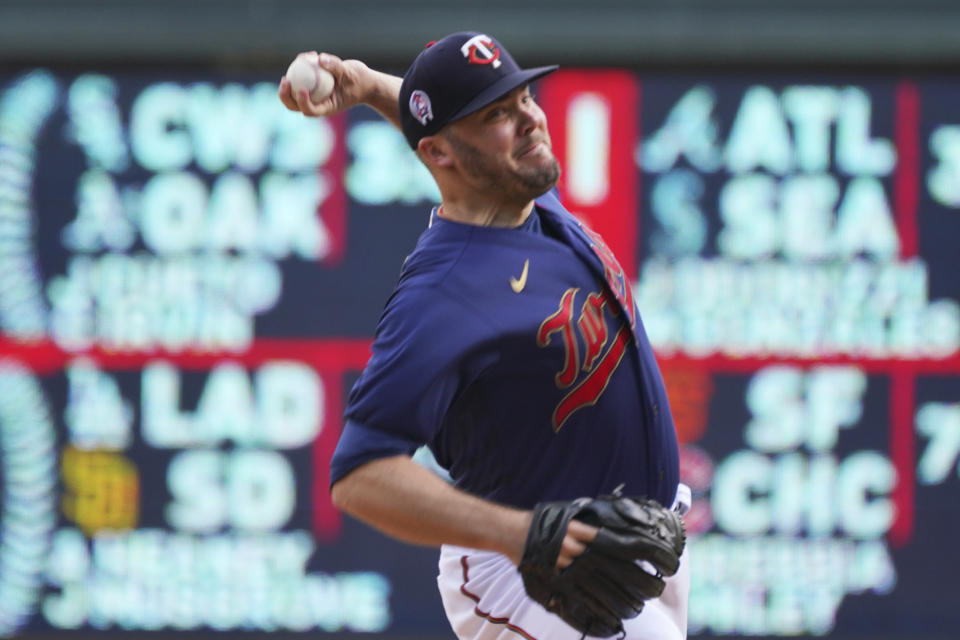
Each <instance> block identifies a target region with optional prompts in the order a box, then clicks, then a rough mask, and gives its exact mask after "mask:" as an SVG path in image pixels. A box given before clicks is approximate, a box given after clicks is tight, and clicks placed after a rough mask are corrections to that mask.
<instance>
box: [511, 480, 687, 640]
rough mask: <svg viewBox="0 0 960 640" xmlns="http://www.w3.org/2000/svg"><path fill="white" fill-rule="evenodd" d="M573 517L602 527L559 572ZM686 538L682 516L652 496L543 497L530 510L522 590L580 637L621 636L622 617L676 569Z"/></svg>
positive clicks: (632, 611) (640, 604) (656, 592)
mask: <svg viewBox="0 0 960 640" xmlns="http://www.w3.org/2000/svg"><path fill="white" fill-rule="evenodd" d="M573 518H576V519H577V520H580V521H582V522H585V523H587V524H589V525H592V526H594V527H597V528H598V529H599V532H598V533H597V537H596V539H595V540H594V541H593V542H591V543H589V544H588V545H587V549H586V550H585V551H584V552H583V553H582V554H581V555H579V556H577V558H575V559H574V561H573V563H572V564H571V565H570V566H568V567H567V568H566V569H564V570H562V571H558V570H557V569H556V563H557V557H558V556H559V554H560V546H561V544H562V542H563V537H564V535H565V534H566V531H567V525H568V524H569V522H570V520H571V519H573ZM685 543H686V533H685V531H684V528H683V520H682V519H681V518H680V516H679V515H678V514H677V513H675V512H674V511H671V510H669V509H666V508H664V507H662V506H661V505H660V504H659V503H658V502H656V501H655V500H650V499H646V498H630V497H625V496H620V495H605V496H600V497H599V498H596V499H591V498H579V499H577V500H572V501H569V502H542V503H540V504H538V505H537V506H536V507H535V508H534V510H533V523H532V524H531V525H530V531H529V533H528V534H527V542H526V546H525V547H524V550H523V559H522V560H521V562H520V566H519V571H520V575H521V576H522V577H523V586H524V588H526V590H527V594H528V595H529V596H530V597H531V598H533V599H534V600H536V601H537V602H539V603H540V604H541V605H543V606H544V608H546V609H547V610H548V611H552V612H553V613H555V614H557V615H558V616H560V617H561V618H563V620H564V621H565V622H566V623H567V624H569V625H570V626H571V627H573V628H575V629H577V630H578V631H580V632H581V633H583V634H584V635H589V636H600V637H609V636H613V635H616V634H618V633H621V634H622V633H623V623H622V620H625V619H628V618H633V617H635V616H637V615H639V614H640V612H641V611H642V610H643V605H644V603H645V602H646V601H647V600H649V599H651V598H656V597H658V596H659V595H660V594H661V593H663V587H664V582H663V576H672V575H673V574H675V573H676V572H677V568H678V567H679V566H680V555H681V554H682V553H683V547H684V544H685ZM643 561H646V562H643ZM644 566H646V568H644Z"/></svg>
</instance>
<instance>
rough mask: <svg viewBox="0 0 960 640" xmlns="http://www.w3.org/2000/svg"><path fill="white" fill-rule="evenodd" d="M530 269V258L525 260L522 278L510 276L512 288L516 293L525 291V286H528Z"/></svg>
mask: <svg viewBox="0 0 960 640" xmlns="http://www.w3.org/2000/svg"><path fill="white" fill-rule="evenodd" d="M529 270H530V260H524V261H523V273H521V274H520V279H519V280H517V279H516V278H514V277H513V276H510V288H511V289H513V292H514V293H520V292H521V291H523V288H524V287H525V286H527V272H528V271H529Z"/></svg>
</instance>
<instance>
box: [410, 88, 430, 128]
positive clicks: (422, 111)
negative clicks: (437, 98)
mask: <svg viewBox="0 0 960 640" xmlns="http://www.w3.org/2000/svg"><path fill="white" fill-rule="evenodd" d="M410 113H412V114H413V117H414V118H416V119H417V122H419V123H420V124H422V125H423V126H427V122H429V121H430V120H433V107H432V106H431V105H430V96H428V95H427V94H426V93H425V92H423V91H420V89H417V90H416V91H414V92H413V93H411V94H410Z"/></svg>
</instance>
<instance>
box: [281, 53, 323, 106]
mask: <svg viewBox="0 0 960 640" xmlns="http://www.w3.org/2000/svg"><path fill="white" fill-rule="evenodd" d="M287 80H289V81H290V86H291V87H293V90H294V92H299V91H300V90H301V89H306V90H307V93H308V94H309V95H310V101H311V102H314V103H317V102H320V101H321V100H323V99H324V98H326V97H327V96H329V95H330V93H331V92H332V91H333V74H331V73H330V72H329V71H327V70H326V69H324V68H323V67H321V66H320V56H319V55H318V54H316V53H301V54H300V55H298V56H297V57H296V58H294V59H293V62H291V63H290V66H289V67H287Z"/></svg>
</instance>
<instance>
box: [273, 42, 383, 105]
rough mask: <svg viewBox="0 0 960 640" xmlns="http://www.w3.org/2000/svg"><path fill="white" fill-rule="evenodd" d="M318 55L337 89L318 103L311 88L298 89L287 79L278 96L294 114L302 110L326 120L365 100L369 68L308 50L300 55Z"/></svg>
mask: <svg viewBox="0 0 960 640" xmlns="http://www.w3.org/2000/svg"><path fill="white" fill-rule="evenodd" d="M304 56H318V58H317V63H318V64H319V66H320V67H321V69H323V70H325V71H327V72H329V73H330V75H332V76H333V90H332V91H331V92H330V93H329V94H328V95H327V96H326V97H325V98H322V99H320V100H319V101H317V102H314V101H313V100H311V98H310V92H309V91H308V90H307V89H300V90H295V89H294V88H293V86H292V85H291V83H290V80H289V78H287V76H283V77H282V78H280V84H279V86H278V87H277V96H278V97H279V98H280V102H282V103H283V105H284V106H285V107H286V108H287V109H289V110H290V111H299V112H300V113H302V114H303V115H305V116H311V117H325V116H330V115H333V114H335V113H339V112H341V111H344V110H346V109H349V108H350V107H353V106H355V105H357V104H360V103H361V102H362V101H363V91H364V86H365V85H364V79H365V77H366V74H368V73H369V68H368V67H367V65H365V64H364V63H363V62H360V61H359V60H341V59H340V58H338V57H337V56H335V55H333V54H330V53H321V54H317V52H316V51H307V52H304V53H301V54H299V55H298V58H299V57H304Z"/></svg>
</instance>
